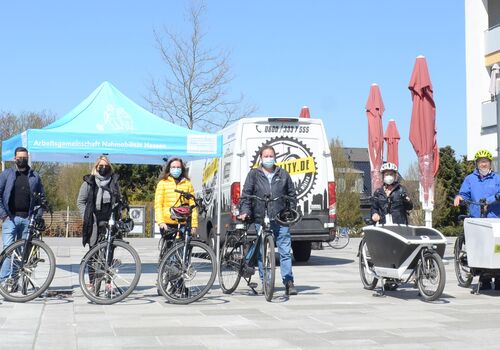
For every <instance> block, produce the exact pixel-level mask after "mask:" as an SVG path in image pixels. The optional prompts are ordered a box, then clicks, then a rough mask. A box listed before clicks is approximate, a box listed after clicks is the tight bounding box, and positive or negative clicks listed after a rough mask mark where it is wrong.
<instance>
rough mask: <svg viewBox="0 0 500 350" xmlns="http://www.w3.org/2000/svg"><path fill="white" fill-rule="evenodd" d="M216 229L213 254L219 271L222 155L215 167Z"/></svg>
mask: <svg viewBox="0 0 500 350" xmlns="http://www.w3.org/2000/svg"><path fill="white" fill-rule="evenodd" d="M217 168H218V169H217V172H216V174H217V230H216V233H217V234H216V239H215V256H216V259H217V264H216V269H217V273H218V272H219V257H220V225H221V211H222V172H221V169H222V157H220V158H219V164H218V167H217Z"/></svg>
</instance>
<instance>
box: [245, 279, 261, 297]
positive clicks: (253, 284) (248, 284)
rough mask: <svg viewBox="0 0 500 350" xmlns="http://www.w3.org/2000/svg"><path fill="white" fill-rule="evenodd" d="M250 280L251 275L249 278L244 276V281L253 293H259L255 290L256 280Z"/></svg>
mask: <svg viewBox="0 0 500 350" xmlns="http://www.w3.org/2000/svg"><path fill="white" fill-rule="evenodd" d="M251 280H252V278H251V277H250V278H249V279H246V278H245V281H246V282H247V286H249V287H250V289H252V291H253V294H255V295H257V294H259V292H257V291H256V290H255V288H257V282H250V281H251Z"/></svg>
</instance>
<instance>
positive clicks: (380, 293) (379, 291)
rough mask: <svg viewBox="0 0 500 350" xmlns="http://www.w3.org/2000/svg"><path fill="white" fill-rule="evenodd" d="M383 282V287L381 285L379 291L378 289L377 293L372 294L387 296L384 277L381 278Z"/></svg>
mask: <svg viewBox="0 0 500 350" xmlns="http://www.w3.org/2000/svg"><path fill="white" fill-rule="evenodd" d="M380 282H381V284H382V287H380V289H379V290H378V291H376V292H375V293H373V294H372V295H373V296H374V297H385V287H384V286H385V278H382V279H381V280H380Z"/></svg>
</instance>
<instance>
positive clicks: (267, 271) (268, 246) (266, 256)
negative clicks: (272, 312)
mask: <svg viewBox="0 0 500 350" xmlns="http://www.w3.org/2000/svg"><path fill="white" fill-rule="evenodd" d="M262 268H263V271H262V272H263V277H264V279H263V281H262V282H263V288H264V295H265V296H266V300H267V301H271V299H272V298H273V294H274V279H275V276H276V269H275V268H276V257H275V252H274V237H273V235H272V233H271V234H267V235H265V236H264V241H263V252H262Z"/></svg>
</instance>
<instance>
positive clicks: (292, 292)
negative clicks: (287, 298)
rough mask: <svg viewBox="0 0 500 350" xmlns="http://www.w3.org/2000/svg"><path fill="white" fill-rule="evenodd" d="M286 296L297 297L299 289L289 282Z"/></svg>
mask: <svg viewBox="0 0 500 350" xmlns="http://www.w3.org/2000/svg"><path fill="white" fill-rule="evenodd" d="M285 294H286V295H297V289H296V288H295V286H294V285H293V281H288V282H287V283H286V284H285Z"/></svg>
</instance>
